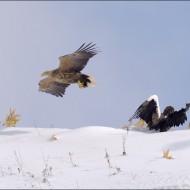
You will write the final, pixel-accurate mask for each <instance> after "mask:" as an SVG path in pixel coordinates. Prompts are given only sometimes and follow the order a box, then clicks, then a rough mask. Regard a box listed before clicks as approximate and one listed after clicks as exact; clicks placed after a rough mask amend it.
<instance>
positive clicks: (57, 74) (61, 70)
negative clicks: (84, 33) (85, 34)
mask: <svg viewBox="0 0 190 190" xmlns="http://www.w3.org/2000/svg"><path fill="white" fill-rule="evenodd" d="M97 53H98V50H97V49H96V48H95V44H92V43H89V44H87V45H85V43H84V44H83V45H82V46H81V47H80V48H79V49H78V50H76V51H75V52H74V53H72V54H68V55H64V56H61V57H59V61H60V64H59V67H58V68H57V69H54V70H52V71H46V72H44V73H42V75H41V76H47V78H45V79H43V80H41V81H40V82H39V91H42V92H46V93H49V94H52V95H55V96H57V97H58V96H60V97H62V96H63V95H64V94H65V89H66V88H67V87H68V86H69V85H70V84H73V83H78V85H79V87H80V88H85V87H88V86H95V81H94V80H93V78H92V76H90V75H85V74H83V73H81V71H82V69H83V68H84V67H85V66H86V65H87V63H88V61H89V59H90V58H92V57H93V56H94V55H96V54H97Z"/></svg>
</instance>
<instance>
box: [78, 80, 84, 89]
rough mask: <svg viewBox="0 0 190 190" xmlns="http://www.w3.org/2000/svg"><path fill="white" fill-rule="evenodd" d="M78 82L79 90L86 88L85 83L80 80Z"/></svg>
mask: <svg viewBox="0 0 190 190" xmlns="http://www.w3.org/2000/svg"><path fill="white" fill-rule="evenodd" d="M77 82H78V85H79V88H84V83H82V82H80V80H78V81H77Z"/></svg>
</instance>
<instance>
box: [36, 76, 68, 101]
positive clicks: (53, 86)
mask: <svg viewBox="0 0 190 190" xmlns="http://www.w3.org/2000/svg"><path fill="white" fill-rule="evenodd" d="M68 86H69V84H64V83H59V82H56V81H53V80H52V79H51V78H49V77H47V78H45V79H42V80H41V81H40V82H39V91H42V92H46V93H49V94H52V95H54V96H57V97H58V96H61V97H63V95H64V94H65V89H66V88H67V87H68Z"/></svg>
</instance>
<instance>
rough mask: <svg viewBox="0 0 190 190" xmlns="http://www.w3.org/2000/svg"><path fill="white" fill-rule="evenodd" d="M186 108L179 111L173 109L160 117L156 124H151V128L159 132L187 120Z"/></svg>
mask: <svg viewBox="0 0 190 190" xmlns="http://www.w3.org/2000/svg"><path fill="white" fill-rule="evenodd" d="M186 111H187V109H184V108H182V109H181V110H179V111H174V112H173V113H171V114H170V115H169V116H168V117H166V118H162V119H161V120H160V121H158V123H157V124H155V125H153V126H152V129H155V130H159V131H160V132H164V131H168V130H169V129H170V128H171V127H175V126H179V125H183V124H184V123H185V121H186V120H187V115H186Z"/></svg>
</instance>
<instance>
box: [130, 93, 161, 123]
mask: <svg viewBox="0 0 190 190" xmlns="http://www.w3.org/2000/svg"><path fill="white" fill-rule="evenodd" d="M151 97H152V98H151ZM151 97H150V98H149V99H148V100H146V101H144V102H143V103H142V104H141V105H140V106H139V108H138V109H137V110H136V112H135V113H134V114H133V116H132V117H131V120H132V119H138V118H140V119H142V120H144V121H145V122H146V123H147V124H148V125H150V126H151V125H152V124H153V120H154V119H155V120H157V119H158V118H159V116H160V115H159V105H158V101H157V96H156V99H155V95H154V96H151Z"/></svg>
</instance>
